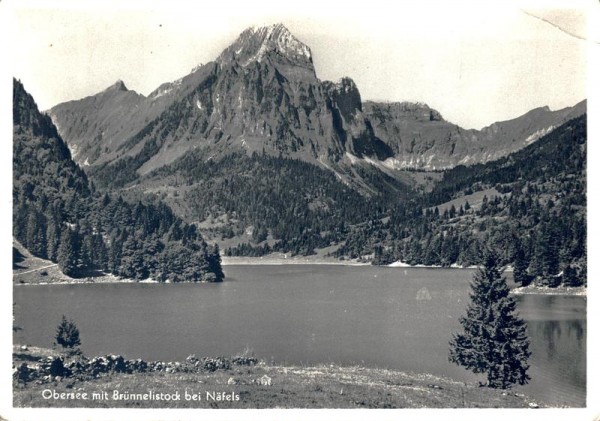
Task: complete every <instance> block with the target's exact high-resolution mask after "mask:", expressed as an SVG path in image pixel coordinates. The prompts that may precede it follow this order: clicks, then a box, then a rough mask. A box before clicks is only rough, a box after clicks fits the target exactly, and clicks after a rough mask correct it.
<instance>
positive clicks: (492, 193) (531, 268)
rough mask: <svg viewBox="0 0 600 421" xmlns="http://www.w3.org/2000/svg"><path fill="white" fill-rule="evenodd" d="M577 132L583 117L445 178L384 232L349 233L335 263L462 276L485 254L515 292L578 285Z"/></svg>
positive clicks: (582, 160) (582, 202) (580, 188)
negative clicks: (453, 270)
mask: <svg viewBox="0 0 600 421" xmlns="http://www.w3.org/2000/svg"><path fill="white" fill-rule="evenodd" d="M586 127H587V120H586V115H585V114H584V115H583V116H580V117H577V118H575V119H572V120H570V121H568V122H566V123H564V124H563V125H561V126H559V127H558V128H556V129H555V130H554V131H552V132H551V133H549V134H547V135H545V136H542V137H541V138H540V139H539V140H538V141H537V142H535V143H533V144H531V145H529V146H527V147H526V148H524V149H522V150H520V151H517V152H515V153H513V154H511V155H509V156H507V157H503V158H501V159H499V160H496V161H492V162H488V163H485V164H477V165H473V166H468V167H465V166H458V167H456V168H454V169H452V170H449V171H446V172H445V173H444V175H443V178H442V179H441V180H440V181H439V182H438V183H437V184H436V186H435V187H434V189H433V191H432V192H430V193H427V194H424V195H423V196H422V197H421V198H419V199H418V200H414V201H412V202H408V203H403V204H400V205H398V206H396V208H395V209H394V210H393V211H392V212H391V213H390V218H389V220H388V221H387V222H384V223H381V224H379V225H376V226H370V227H364V226H363V227H358V228H357V229H356V230H354V231H353V232H350V233H349V235H348V238H349V241H348V242H347V243H346V244H345V245H344V246H343V247H341V248H340V249H339V250H338V253H339V254H340V255H351V256H352V255H354V256H360V255H369V254H371V255H373V256H374V261H375V262H376V263H379V264H382V263H391V262H394V261H398V260H401V261H403V262H407V263H411V264H425V265H442V266H449V265H452V264H459V265H465V266H468V265H472V264H478V263H480V261H481V260H480V259H481V251H482V250H484V249H485V248H486V247H489V248H491V249H493V250H496V251H497V252H498V253H499V254H500V256H501V259H502V261H503V263H504V264H512V265H513V266H514V267H515V279H517V278H518V279H520V281H518V282H522V283H526V282H530V281H532V280H535V281H536V282H538V283H542V284H545V285H550V286H557V285H558V284H560V283H561V282H562V283H563V284H565V285H568V286H574V285H579V284H581V283H583V282H585V279H586V267H587V263H586V262H587V253H586V236H587V234H586V168H587V148H586V141H587V134H586ZM517 268H518V269H517Z"/></svg>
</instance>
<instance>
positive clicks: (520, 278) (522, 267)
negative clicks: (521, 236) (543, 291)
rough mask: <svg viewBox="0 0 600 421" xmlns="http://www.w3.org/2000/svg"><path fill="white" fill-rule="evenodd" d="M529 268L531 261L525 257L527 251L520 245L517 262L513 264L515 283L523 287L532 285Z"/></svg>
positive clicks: (516, 254) (517, 248) (517, 249)
mask: <svg viewBox="0 0 600 421" xmlns="http://www.w3.org/2000/svg"><path fill="white" fill-rule="evenodd" d="M528 267H529V260H528V259H527V256H525V250H523V246H522V245H521V244H520V243H518V244H517V246H516V252H515V261H514V264H513V268H514V269H513V270H514V271H513V277H514V279H515V282H516V283H517V284H519V285H521V286H524V287H525V286H527V285H529V284H530V283H531V276H530V275H529V273H527V268H528Z"/></svg>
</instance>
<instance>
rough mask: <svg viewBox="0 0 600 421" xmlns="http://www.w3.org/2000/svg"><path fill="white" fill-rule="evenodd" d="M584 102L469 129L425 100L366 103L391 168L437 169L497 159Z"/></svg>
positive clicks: (562, 119) (565, 117)
mask: <svg viewBox="0 0 600 421" xmlns="http://www.w3.org/2000/svg"><path fill="white" fill-rule="evenodd" d="M586 105H587V103H586V101H582V102H580V103H579V104H577V105H575V106H573V107H569V108H564V109H562V110H558V111H550V109H549V108H548V107H542V108H536V109H534V110H531V111H529V112H528V113H526V114H524V115H522V116H520V117H517V118H515V119H512V120H507V121H501V122H498V123H494V124H492V125H490V126H488V127H485V128H483V129H481V130H465V129H462V128H461V127H459V126H457V125H456V124H452V123H450V122H447V121H445V120H444V119H443V118H442V116H441V115H440V113H439V112H437V111H436V110H433V109H431V108H429V107H428V106H427V105H425V104H414V103H407V102H401V103H377V102H370V101H369V102H366V103H365V104H364V112H365V115H366V117H367V118H368V119H369V120H370V121H371V124H372V126H373V129H374V133H375V135H376V136H377V137H379V138H381V139H382V140H383V141H384V142H385V143H386V144H387V145H388V146H390V147H391V148H392V150H393V152H394V156H393V157H392V158H390V159H388V160H386V161H385V165H386V166H389V167H391V168H420V169H426V170H433V169H435V170H439V169H447V168H453V167H455V166H456V165H461V164H462V165H471V164H477V163H484V162H489V161H493V160H495V159H499V158H501V157H503V156H506V155H508V154H510V153H512V152H515V151H518V150H519V149H522V148H524V147H525V146H527V145H529V144H531V143H533V142H535V141H536V140H538V139H539V138H540V137H542V136H543V135H545V134H548V133H550V132H551V131H552V130H554V129H555V128H557V127H558V126H560V125H561V124H563V123H565V122H566V121H568V120H570V119H572V118H575V117H579V116H580V115H582V114H584V113H585V112H586Z"/></svg>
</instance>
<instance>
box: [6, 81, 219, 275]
mask: <svg viewBox="0 0 600 421" xmlns="http://www.w3.org/2000/svg"><path fill="white" fill-rule="evenodd" d="M13 128H14V129H13V133H14V139H13V141H14V146H13V235H14V237H15V238H16V239H17V240H18V241H20V242H21V244H23V245H24V246H25V247H26V248H27V249H28V250H29V251H30V252H31V253H32V254H33V255H35V256H37V257H41V258H44V259H49V260H51V261H53V262H57V263H58V265H59V267H60V268H61V270H62V271H63V272H64V273H65V274H66V275H69V276H73V277H78V276H87V275H90V274H94V273H98V272H110V273H113V274H115V275H119V276H124V277H127V278H133V279H146V278H153V279H155V280H159V281H166V280H170V281H200V280H208V281H220V280H222V278H223V272H222V270H221V266H220V256H219V250H218V247H216V246H209V245H207V243H206V242H205V241H204V239H203V238H202V236H201V235H200V233H199V232H198V230H197V228H196V227H195V226H194V225H189V224H186V223H184V222H183V221H182V220H181V219H180V218H178V217H176V216H175V215H174V214H173V212H172V211H171V209H170V208H169V207H167V206H166V205H164V204H160V203H159V204H143V203H141V202H140V203H136V204H130V203H127V202H125V201H123V199H121V198H120V197H118V196H117V197H113V196H111V195H110V194H108V193H105V194H103V195H100V194H96V193H95V192H94V187H93V185H91V184H90V183H89V182H88V180H87V177H86V175H85V174H84V172H83V171H82V170H81V169H80V168H79V167H78V166H77V165H76V164H75V163H74V162H73V160H72V159H71V153H70V152H69V149H68V148H67V146H66V144H65V142H64V141H63V140H62V139H61V138H60V136H59V135H58V133H57V130H56V127H55V126H54V125H53V124H52V121H51V120H50V118H49V117H48V116H46V115H44V114H41V113H40V112H39V111H38V108H37V105H36V104H35V101H34V100H33V98H32V97H31V96H30V95H29V94H28V93H27V92H26V91H25V89H24V87H23V85H22V84H21V83H20V82H19V81H16V80H15V81H14V87H13Z"/></svg>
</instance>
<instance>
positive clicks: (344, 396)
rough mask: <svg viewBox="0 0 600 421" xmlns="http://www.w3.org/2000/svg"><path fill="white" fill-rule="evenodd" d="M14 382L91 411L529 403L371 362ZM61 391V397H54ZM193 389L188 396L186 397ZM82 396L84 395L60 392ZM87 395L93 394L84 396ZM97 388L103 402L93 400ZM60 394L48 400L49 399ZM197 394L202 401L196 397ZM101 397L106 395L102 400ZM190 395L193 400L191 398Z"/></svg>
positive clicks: (34, 395) (25, 394) (33, 357)
mask: <svg viewBox="0 0 600 421" xmlns="http://www.w3.org/2000/svg"><path fill="white" fill-rule="evenodd" d="M57 354H58V353H57V352H55V351H53V350H48V349H42V348H28V349H27V350H22V349H20V347H15V349H14V353H13V360H14V365H15V366H18V365H20V364H21V363H22V362H26V363H28V364H35V362H36V361H39V360H40V359H41V358H47V357H48V356H51V355H57ZM40 383H41V382H36V381H33V382H28V383H26V384H25V385H23V384H17V383H15V386H14V389H13V390H14V394H13V400H14V401H13V403H14V406H15V407H35V408H39V407H46V408H51V407H62V408H69V407H88V408H116V407H119V408H463V407H467V408H524V407H531V406H537V405H532V401H531V400H528V399H527V398H526V397H525V396H523V395H521V394H515V393H513V392H511V391H502V390H496V389H489V388H485V387H478V386H476V385H466V384H464V383H459V382H455V381H452V380H449V379H444V378H440V377H435V376H432V375H424V374H410V373H403V372H398V371H393V370H385V369H374V368H365V367H342V366H337V365H320V366H315V367H298V366H288V367H283V366H277V365H269V364H266V363H264V362H259V363H258V364H257V365H253V366H236V365H232V366H231V368H230V369H227V370H217V371H214V372H197V373H181V372H176V373H168V372H164V371H160V372H146V373H133V374H123V373H108V374H103V375H101V376H100V377H98V378H95V379H92V380H77V379H74V378H70V377H66V378H58V379H54V380H51V381H49V382H45V383H42V384H40ZM115 391H117V392H116V393H117V394H118V393H121V394H127V393H129V394H147V393H149V392H150V391H151V392H152V393H153V394H154V395H153V396H158V395H160V394H164V395H165V397H166V395H169V396H171V397H173V396H177V395H176V394H177V393H178V396H179V399H178V400H168V401H167V400H164V399H163V400H139V399H135V397H134V398H133V399H131V397H130V398H129V399H115V398H117V395H115ZM54 392H56V393H57V394H58V395H55V394H54ZM186 392H187V395H186ZM61 393H65V394H76V393H79V394H80V396H79V399H67V398H68V397H69V395H64V396H63V397H64V398H65V399H60V394H61ZM83 393H87V398H83V397H82V394H83ZM93 393H95V394H96V395H95V396H96V398H97V399H92V396H93V395H92V394H93ZM53 394H54V396H59V398H57V399H54V398H53V397H51V398H49V399H45V396H46V397H47V396H50V395H53ZM192 396H196V397H197V399H196V400H192V399H191V397H192ZM99 397H102V399H99ZM186 397H188V399H186Z"/></svg>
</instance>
